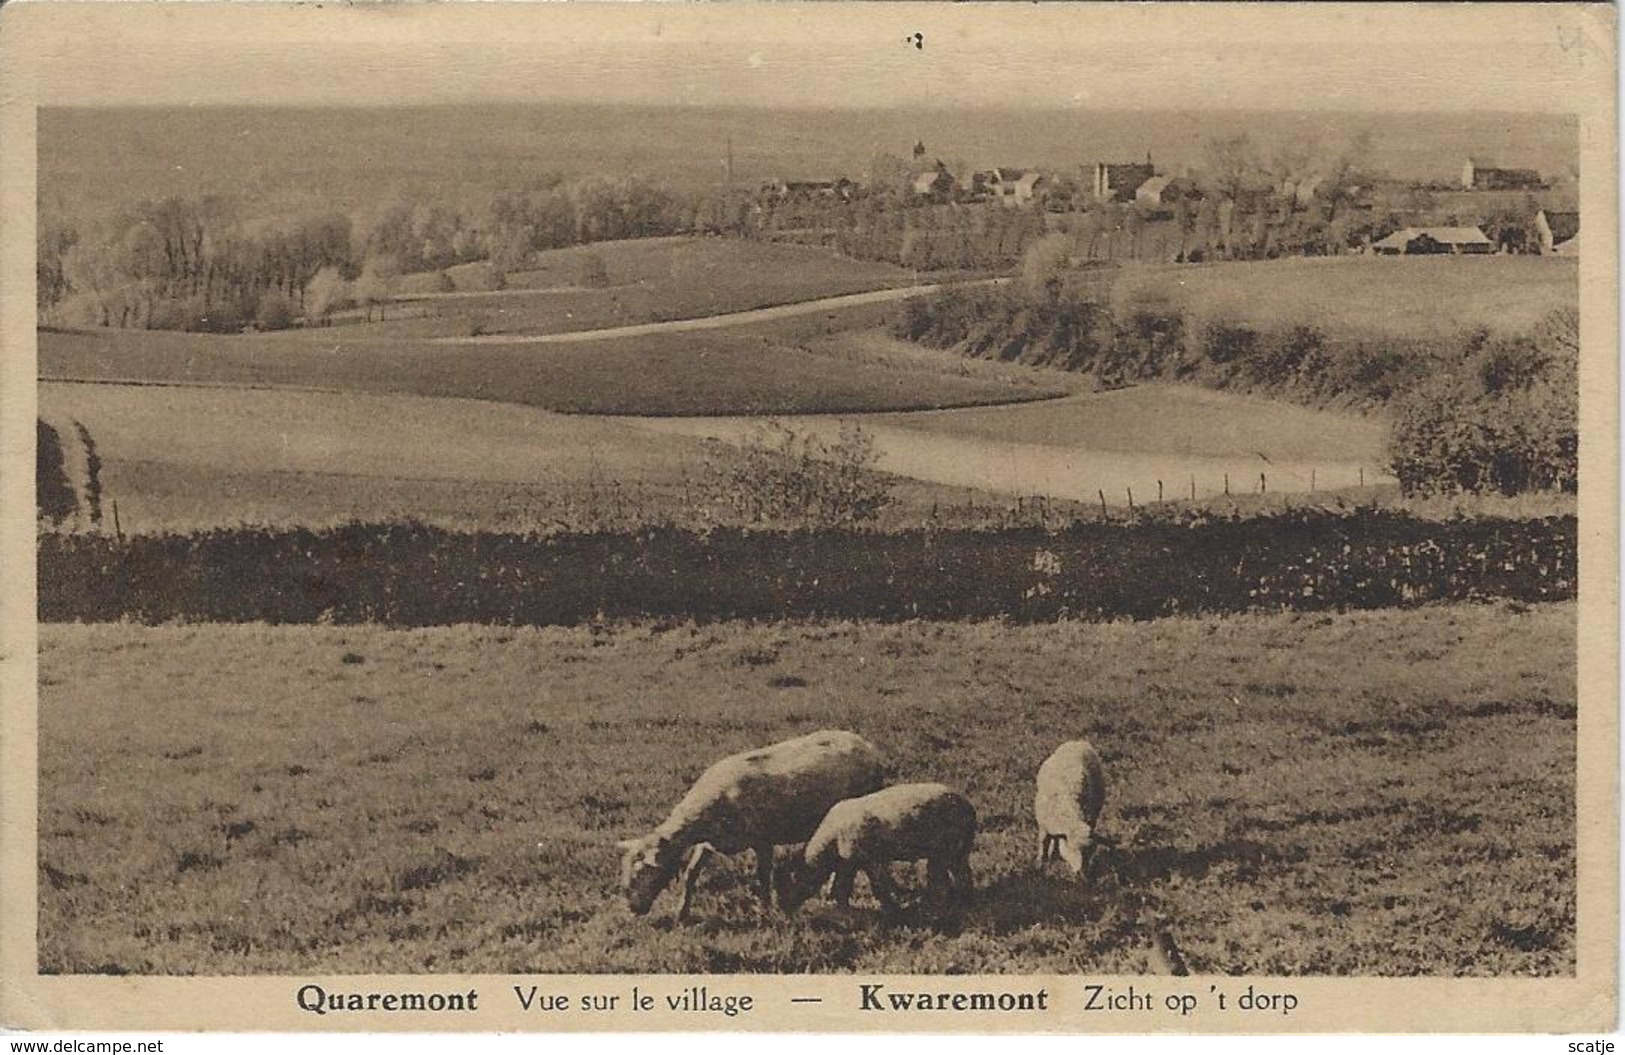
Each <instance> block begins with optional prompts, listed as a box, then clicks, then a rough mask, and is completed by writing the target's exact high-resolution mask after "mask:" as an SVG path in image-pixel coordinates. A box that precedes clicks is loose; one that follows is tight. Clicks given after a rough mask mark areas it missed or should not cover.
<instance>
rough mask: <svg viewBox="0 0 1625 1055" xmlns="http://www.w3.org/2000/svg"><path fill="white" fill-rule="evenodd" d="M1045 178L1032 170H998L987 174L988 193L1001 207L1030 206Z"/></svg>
mask: <svg viewBox="0 0 1625 1055" xmlns="http://www.w3.org/2000/svg"><path fill="white" fill-rule="evenodd" d="M1043 181H1044V177H1043V176H1042V175H1041V174H1039V173H1037V172H1033V171H1031V170H1025V171H1024V170H1022V169H1016V168H996V169H994V170H993V171H992V172H990V173H988V174H987V180H986V181H985V186H986V189H987V193H989V194H991V195H992V196H993V198H994V199H995V200H996V201H998V202H999V204H1001V205H1007V206H1010V207H1011V208H1014V207H1016V206H1018V205H1030V204H1032V200H1033V197H1034V195H1036V194H1037V193H1038V187H1039V184H1041V183H1042V182H1043Z"/></svg>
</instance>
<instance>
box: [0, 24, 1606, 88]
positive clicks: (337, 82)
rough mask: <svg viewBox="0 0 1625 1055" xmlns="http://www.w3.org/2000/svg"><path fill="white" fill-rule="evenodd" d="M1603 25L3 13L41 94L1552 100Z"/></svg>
mask: <svg viewBox="0 0 1625 1055" xmlns="http://www.w3.org/2000/svg"><path fill="white" fill-rule="evenodd" d="M1612 17H1613V16H1612V11H1611V9H1609V8H1607V7H1604V6H1601V5H1589V6H1588V5H1448V6H1446V5H1438V6H1430V5H1411V4H1404V5H1400V4H1370V5H1342V4H1328V5H1280V4H1260V5H1245V6H1224V7H1216V6H1215V7H1205V8H1204V7H1200V6H1191V5H1176V4H1162V5H1141V4H1122V5H1115V6H1106V5H1090V4H1046V5H1036V4H997V5H989V4H958V5H945V4H909V3H898V4H864V5H849V4H844V3H836V4H822V5H802V4H788V5H772V6H768V5H765V4H719V5H705V6H701V5H692V4H684V3H673V2H643V3H572V4H561V3H541V2H537V3H441V4H407V3H368V4H353V5H352V4H340V5H333V4H324V3H312V4H304V5H285V4H275V3H262V4H234V5H224V4H216V3H167V4H154V3H128V2H127V3H97V4H82V3H52V4H50V5H49V6H46V5H45V4H43V3H40V2H25V3H20V4H10V5H6V7H5V8H4V9H0V59H3V60H4V62H5V63H6V65H7V66H8V67H9V68H11V69H12V70H13V71H15V73H14V76H15V77H16V78H17V79H16V80H14V81H13V82H12V83H13V84H21V85H23V86H24V87H25V90H26V89H31V90H32V92H33V94H34V97H35V99H36V100H37V101H38V102H40V103H42V104H46V105H51V104H60V105H89V106H96V105H108V104H130V103H142V104H161V105H226V104H243V103H275V104H280V105H383V104H392V103H394V104H401V103H412V104H422V103H466V102H472V101H480V100H492V101H503V102H545V101H565V102H584V101H603V102H620V103H670V104H678V105H739V104H746V105H763V106H774V107H784V106H817V107H835V108H841V107H877V106H878V107H890V106H899V105H906V106H919V105H930V106H942V107H963V106H974V105H987V106H1016V107H1033V108H1055V107H1061V108H1065V107H1079V108H1111V109H1148V110H1151V109H1169V108H1176V109H1293V110H1304V109H1309V110H1314V109H1327V110H1345V111H1347V110H1419V109H1423V110H1433V109H1438V110H1486V109H1487V110H1515V111H1535V112H1561V111H1569V110H1573V109H1575V107H1576V102H1575V101H1576V98H1577V97H1579V96H1580V95H1581V94H1582V93H1584V92H1586V91H1588V90H1589V91H1595V90H1596V86H1597V85H1599V84H1600V83H1602V82H1601V81H1600V80H1599V78H1598V74H1599V71H1600V70H1603V69H1607V68H1611V64H1612V61H1613V59H1612V51H1613V47H1614V44H1613V41H1614V33H1613V27H1612ZM915 33H919V34H920V39H919V40H916V39H915V38H914V37H913V34H915ZM917 45H918V46H917ZM1588 86H1590V87H1588Z"/></svg>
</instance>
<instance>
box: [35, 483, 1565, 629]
mask: <svg viewBox="0 0 1625 1055" xmlns="http://www.w3.org/2000/svg"><path fill="white" fill-rule="evenodd" d="M1575 567H1576V565H1575V519H1574V518H1573V517H1572V516H1568V517H1551V518H1547V519H1541V520H1519V521H1513V520H1495V519H1488V518H1484V519H1472V520H1453V521H1446V522H1429V521H1423V520H1418V519H1413V518H1411V517H1408V516H1404V515H1400V514H1393V513H1385V512H1376V511H1361V512H1358V513H1354V514H1342V515H1335V514H1331V513H1325V512H1288V513H1282V514H1279V515H1274V516H1265V517H1253V518H1248V519H1236V520H1223V519H1213V518H1208V517H1200V516H1198V517H1192V518H1189V519H1187V520H1183V521H1181V520H1166V521H1152V522H1142V523H1133V524H1124V523H1093V524H1079V525H1075V526H1073V527H1070V528H1068V529H1066V530H1064V531H1061V532H1059V533H1055V534H1051V533H1046V532H1043V531H1040V530H1008V531H1001V532H971V531H913V532H908V533H903V534H890V535H884V534H874V533H865V532H857V531H845V530H826V531H814V532H792V533H768V532H758V533H751V532H740V531H735V530H717V531H712V532H707V533H694V532H689V531H683V530H678V529H669V528H660V529H653V530H646V531H640V532H637V533H634V534H620V533H596V534H585V535H564V536H552V537H537V536H524V535H504V534H487V533H479V534H458V533H451V532H447V531H443V530H440V529H436V528H430V527H425V526H421V525H414V524H398V525H352V526H347V527H342V528H337V529H333V530H325V531H311V530H288V531H273V530H264V529H253V528H239V529H228V530H221V531H216V532H211V533H207V534H198V535H185V536H176V535H165V536H152V537H133V538H129V539H123V540H121V539H118V538H113V537H109V536H106V535H96V534H54V533H48V534H44V535H41V536H40V539H39V618H40V619H41V620H45V621H75V620H82V621H93V622H94V621H110V620H119V619H134V620H139V621H144V622H163V621H169V620H177V619H179V620H203V621H211V622H246V621H266V622H272V623H314V622H340V623H357V622H368V623H384V624H392V625H402V626H425V625H438V624H446V623H462V622H472V623H497V624H521V625H551V624H566V625H569V624H579V623H584V622H590V621H592V620H595V619H603V618H612V619H619V618H660V617H669V618H678V619H695V620H702V621H707V620H719V619H782V618H832V619H883V620H897V619H915V618H921V619H989V618H1008V619H1015V620H1051V619H1057V618H1067V617H1070V618H1083V619H1115V618H1120V617H1130V618H1136V619H1148V618H1154V617H1159V616H1166V615H1173V614H1188V613H1223V612H1241V611H1254V610H1280V609H1288V610H1300V611H1316V610H1324V609H1343V608H1378V607H1388V606H1396V605H1415V604H1423V603H1428V602H1434V601H1471V600H1487V599H1493V598H1508V599H1513V600H1519V601H1550V600H1563V599H1568V598H1572V597H1574V596H1575V584H1576V580H1575Z"/></svg>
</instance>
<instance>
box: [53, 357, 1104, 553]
mask: <svg viewBox="0 0 1625 1055" xmlns="http://www.w3.org/2000/svg"><path fill="white" fill-rule="evenodd" d="M944 360H945V361H946V362H948V363H950V364H953V363H955V362H956V361H955V360H953V359H952V358H950V357H944ZM875 369H877V370H879V369H881V368H879V367H876V368H875ZM892 373H895V372H892ZM888 376H890V374H888ZM39 410H40V417H41V418H42V420H44V421H46V422H48V423H50V424H51V425H53V426H54V427H56V428H57V430H58V432H59V433H60V434H61V435H62V436H64V437H65V438H67V440H68V442H69V443H70V445H74V444H77V438H76V434H75V432H74V431H73V423H74V422H80V423H82V424H83V425H85V427H86V428H87V429H89V431H90V433H91V436H92V437H93V439H94V440H95V442H96V446H97V453H98V455H99V456H100V458H101V459H102V469H101V482H102V489H103V494H104V504H105V505H106V506H107V507H108V509H109V510H111V503H112V502H115V501H116V502H117V503H118V506H119V515H120V527H121V529H122V530H124V531H125V532H126V533H141V534H151V533H157V532H161V531H191V530H196V529H199V528H213V527H226V526H231V525H235V524H260V525H273V526H294V525H304V526H313V527H319V526H323V525H331V524H337V523H343V522H345V521H349V520H365V521H373V522H387V521H399V520H416V521H420V522H423V523H428V524H435V525H439V526H441V527H446V528H452V529H459V530H495V531H547V530H553V529H558V528H563V527H569V528H575V529H587V528H593V527H608V526H621V527H626V526H631V525H637V524H650V523H658V522H665V521H675V522H678V523H684V524H699V523H708V522H710V520H711V518H713V517H718V518H722V519H724V520H726V519H727V516H728V513H727V511H726V510H725V509H723V508H720V507H718V506H717V503H716V502H715V501H714V500H713V496H714V492H713V490H712V481H713V480H714V479H715V477H716V474H718V473H725V472H727V471H728V470H729V469H730V468H731V467H733V466H734V465H736V464H737V460H738V458H739V454H738V452H737V450H736V449H735V448H732V447H729V446H727V445H723V444H717V443H710V442H706V441H704V440H702V439H696V438H690V437H683V436H673V435H663V434H660V433H656V432H650V431H647V430H644V429H641V428H638V427H636V426H635V425H634V424H633V423H630V422H622V421H617V420H606V419H603V418H593V417H583V416H573V415H572V416H565V415H559V414H554V413H549V412H547V411H542V410H538V409H536V408H533V407H526V406H515V405H511V404H503V403H498V402H493V401H486V400H463V399H435V398H423V397H416V396H373V395H365V394H354V393H333V392H308V391H285V390H275V389H269V390H261V389H241V388H207V387H195V386H152V385H101V384H59V383H51V382H43V383H41V384H40V386H39ZM75 450H77V448H76V447H75ZM81 462H82V457H81V456H79V455H77V454H76V455H75V457H73V458H72V459H70V470H71V478H72V479H74V480H76V481H79V482H80V485H81V486H82V477H83V466H82V464H80V463H81ZM891 498H892V501H891V503H890V505H888V507H887V508H886V509H885V510H884V511H883V513H882V516H881V524H882V525H884V526H902V525H911V524H919V523H922V522H924V521H925V519H926V518H927V517H928V516H930V515H931V513H932V511H933V510H937V511H940V512H941V514H942V516H943V517H944V518H945V519H944V523H946V524H952V523H960V522H967V521H968V522H974V523H983V522H986V520H987V518H988V517H989V516H995V515H997V513H998V511H999V509H1000V508H1001V504H1000V502H999V501H998V500H997V499H994V498H992V497H991V496H989V495H987V494H984V493H978V492H975V491H971V490H966V489H963V488H955V487H952V486H946V485H941V484H932V483H927V482H924V481H918V480H905V479H896V478H894V479H892V481H891ZM1004 504H1008V503H1004ZM978 509H979V510H980V512H977V510H978ZM1042 512H1043V513H1044V514H1046V515H1048V514H1054V515H1063V514H1068V513H1069V512H1070V515H1076V514H1077V513H1078V512H1079V511H1078V510H1073V509H1072V507H1071V505H1070V503H1065V502H1056V503H1052V504H1051V503H1046V505H1045V506H1044V508H1043V510H1042ZM1082 512H1085V513H1086V512H1087V510H1082ZM108 516H109V517H111V513H110V512H109V513H108Z"/></svg>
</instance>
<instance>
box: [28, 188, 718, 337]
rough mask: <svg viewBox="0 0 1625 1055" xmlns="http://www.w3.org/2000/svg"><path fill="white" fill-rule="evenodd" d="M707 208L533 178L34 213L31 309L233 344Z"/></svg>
mask: <svg viewBox="0 0 1625 1055" xmlns="http://www.w3.org/2000/svg"><path fill="white" fill-rule="evenodd" d="M717 207H718V204H717V203H716V202H712V201H707V200H703V199H700V198H698V197H695V196H692V195H688V196H685V195H679V194H677V193H675V192H673V191H671V190H670V189H668V188H666V187H663V186H661V185H659V184H656V183H654V182H651V181H648V180H644V179H638V178H607V177H593V178H582V179H573V180H565V179H561V178H555V177H543V178H539V179H538V180H537V181H535V182H534V183H533V184H531V185H529V186H527V187H523V188H516V189H509V190H501V191H496V192H490V193H479V192H475V191H466V192H461V196H455V197H454V196H450V195H448V196H447V197H446V198H444V199H441V198H437V197H408V196H402V195H396V196H392V197H390V198H387V199H386V200H384V201H381V202H380V203H379V204H378V205H377V206H375V207H373V208H370V209H367V210H365V211H359V212H356V213H354V214H347V213H342V212H333V211H328V210H325V209H323V208H322V207H321V206H320V205H313V204H305V205H280V206H269V205H265V206H251V205H249V204H246V203H244V202H240V201H232V200H228V199H225V198H222V197H206V198H202V199H196V200H194V199H187V198H180V197H170V198H164V199H162V200H155V201H142V202H139V203H137V204H135V205H133V206H131V207H129V208H126V209H122V210H120V211H118V212H116V213H113V214H111V215H102V216H92V215H85V214H78V213H74V214H70V213H69V212H66V211H63V210H59V209H53V208H48V207H45V206H42V208H41V214H40V226H39V238H38V243H37V256H36V272H37V277H38V293H37V296H38V307H39V310H40V317H41V320H42V321H43V322H46V323H48V324H56V325H67V326H76V325H89V326H123V327H145V328H149V329H174V330H206V331H213V332H222V333H231V332H237V331H240V330H242V329H243V328H244V327H246V326H251V325H252V326H256V327H258V328H260V329H280V328H283V327H286V326H289V325H292V324H293V323H294V321H296V320H297V319H299V318H301V317H303V318H305V319H307V320H309V321H320V320H322V319H323V318H325V317H326V316H327V315H328V314H329V313H331V312H332V311H334V310H336V309H339V308H342V307H348V306H352V305H354V306H361V307H363V308H366V309H367V310H368V311H369V313H370V311H371V308H372V306H374V305H382V304H384V303H386V302H387V301H388V300H389V299H390V298H391V297H392V296H393V294H394V292H395V289H394V287H395V282H396V279H397V276H399V275H401V274H404V273H411V272H422V271H436V270H441V269H444V268H447V267H450V266H452V265H455V264H459V263H467V262H472V261H488V262H489V263H490V264H491V266H492V269H493V271H494V273H495V274H496V275H497V277H498V282H497V284H498V285H500V276H501V275H502V274H503V273H505V272H506V271H509V270H516V269H519V268H522V267H524V266H525V265H526V263H527V261H528V259H529V257H530V254H531V253H533V252H535V251H537V250H542V249H552V248H558V247H561V246H570V245H579V244H583V243H587V242H596V241H603V240H606V239H615V238H643V237H651V236H656V235H667V234H675V233H679V232H684V231H690V230H694V229H695V228H696V227H697V226H700V227H704V226H707V225H710V224H712V223H713V222H714V217H713V216H712V214H711V211H710V210H713V209H715V208H717Z"/></svg>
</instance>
